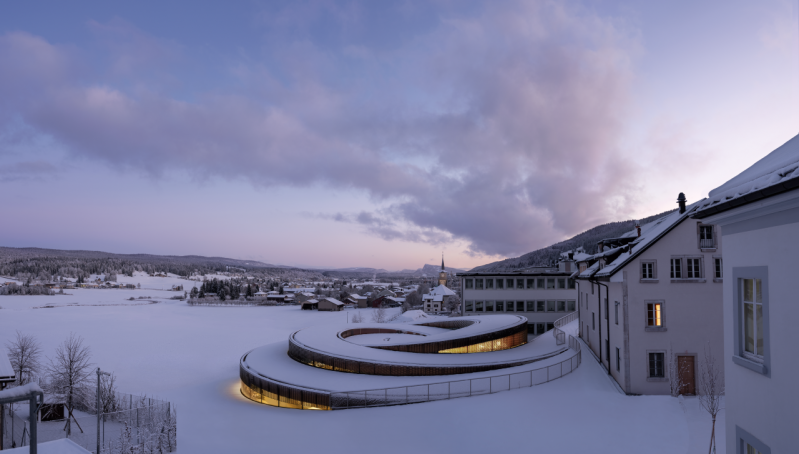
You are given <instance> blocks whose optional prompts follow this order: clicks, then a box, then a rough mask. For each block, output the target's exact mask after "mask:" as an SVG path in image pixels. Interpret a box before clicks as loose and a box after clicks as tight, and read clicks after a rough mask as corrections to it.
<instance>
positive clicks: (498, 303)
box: [497, 301, 505, 312]
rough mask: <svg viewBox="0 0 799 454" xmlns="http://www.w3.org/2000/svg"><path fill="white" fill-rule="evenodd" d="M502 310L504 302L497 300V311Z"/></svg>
mask: <svg viewBox="0 0 799 454" xmlns="http://www.w3.org/2000/svg"><path fill="white" fill-rule="evenodd" d="M504 310H505V302H504V301H497V312H502V311H504Z"/></svg>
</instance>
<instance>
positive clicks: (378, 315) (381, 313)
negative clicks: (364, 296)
mask: <svg viewBox="0 0 799 454" xmlns="http://www.w3.org/2000/svg"><path fill="white" fill-rule="evenodd" d="M387 320H388V311H387V310H386V308H385V307H383V306H380V307H378V308H377V309H375V310H374V311H372V321H373V322H375V323H386V321H387Z"/></svg>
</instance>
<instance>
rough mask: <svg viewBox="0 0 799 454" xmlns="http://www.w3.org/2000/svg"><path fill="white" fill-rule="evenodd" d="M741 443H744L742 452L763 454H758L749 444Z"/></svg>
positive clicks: (759, 453) (758, 452) (760, 453)
mask: <svg viewBox="0 0 799 454" xmlns="http://www.w3.org/2000/svg"><path fill="white" fill-rule="evenodd" d="M743 443H744V452H745V453H746V454H763V453H762V452H760V451H758V450H757V449H755V447H754V446H752V445H750V444H749V443H747V442H743Z"/></svg>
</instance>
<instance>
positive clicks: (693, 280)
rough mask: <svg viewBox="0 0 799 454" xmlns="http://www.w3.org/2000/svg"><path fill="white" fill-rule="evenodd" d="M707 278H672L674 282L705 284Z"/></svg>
mask: <svg viewBox="0 0 799 454" xmlns="http://www.w3.org/2000/svg"><path fill="white" fill-rule="evenodd" d="M705 282H707V279H672V280H671V283H672V284H704V283H705Z"/></svg>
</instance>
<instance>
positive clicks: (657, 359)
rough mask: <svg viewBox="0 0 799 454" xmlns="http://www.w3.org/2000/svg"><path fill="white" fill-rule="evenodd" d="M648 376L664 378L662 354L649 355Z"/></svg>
mask: <svg viewBox="0 0 799 454" xmlns="http://www.w3.org/2000/svg"><path fill="white" fill-rule="evenodd" d="M649 376H650V377H652V378H663V377H665V376H666V374H665V371H664V370H663V353H650V354H649Z"/></svg>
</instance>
